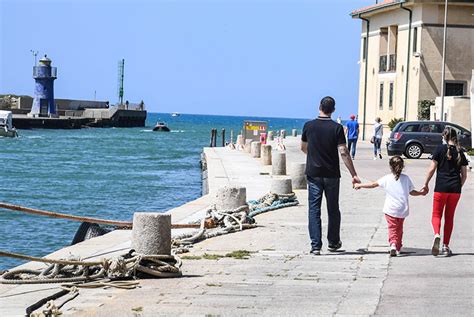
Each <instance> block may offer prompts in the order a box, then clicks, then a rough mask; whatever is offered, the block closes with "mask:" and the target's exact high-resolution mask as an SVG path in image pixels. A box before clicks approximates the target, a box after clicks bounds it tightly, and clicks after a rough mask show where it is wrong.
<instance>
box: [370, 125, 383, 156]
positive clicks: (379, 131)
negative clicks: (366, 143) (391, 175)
mask: <svg viewBox="0 0 474 317" xmlns="http://www.w3.org/2000/svg"><path fill="white" fill-rule="evenodd" d="M381 121H382V120H381V119H380V118H379V117H377V118H375V123H374V136H373V137H372V139H371V140H370V141H371V142H372V143H373V144H374V160H376V159H377V154H378V156H379V158H382V150H381V149H380V147H381V146H382V137H383V124H381V123H380V122H381Z"/></svg>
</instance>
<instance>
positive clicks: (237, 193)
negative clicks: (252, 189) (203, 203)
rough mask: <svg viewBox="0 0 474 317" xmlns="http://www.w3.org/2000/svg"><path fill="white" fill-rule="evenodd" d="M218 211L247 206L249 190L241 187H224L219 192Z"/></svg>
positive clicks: (216, 199) (217, 196) (216, 198)
mask: <svg viewBox="0 0 474 317" xmlns="http://www.w3.org/2000/svg"><path fill="white" fill-rule="evenodd" d="M215 204H216V209H217V210H221V211H225V210H233V209H236V208H239V207H240V206H243V205H246V204H247V189H246V188H245V187H241V186H224V187H221V188H219V189H218V190H217V193H216V197H215Z"/></svg>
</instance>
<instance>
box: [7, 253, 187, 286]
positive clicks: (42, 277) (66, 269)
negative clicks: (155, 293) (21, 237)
mask: <svg viewBox="0 0 474 317" xmlns="http://www.w3.org/2000/svg"><path fill="white" fill-rule="evenodd" d="M0 255H1V256H8V257H13V258H17V259H23V260H29V261H35V262H41V263H48V264H51V265H50V266H48V267H46V268H45V269H42V270H41V269H38V270H31V269H15V270H11V271H7V272H6V273H4V274H3V275H2V276H1V277H0V284H44V283H73V282H84V281H94V280H100V279H104V278H113V279H124V278H125V279H128V278H132V277H136V276H137V272H141V273H145V274H147V275H151V276H154V277H162V278H164V277H179V276H181V275H182V274H181V270H180V267H181V265H182V262H181V259H180V258H179V257H177V256H175V255H143V254H138V253H135V252H133V253H132V252H130V253H129V254H127V255H124V256H119V257H117V258H114V259H102V260H101V261H81V260H64V259H60V260H56V259H45V258H37V257H30V256H26V255H22V254H17V253H11V252H4V251H1V252H0Z"/></svg>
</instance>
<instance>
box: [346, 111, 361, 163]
mask: <svg viewBox="0 0 474 317" xmlns="http://www.w3.org/2000/svg"><path fill="white" fill-rule="evenodd" d="M355 117H356V116H355V115H353V114H351V116H350V118H351V120H350V121H347V123H346V133H347V146H348V148H349V152H350V153H351V156H352V159H354V158H355V154H356V146H357V139H358V138H359V123H358V122H357V121H356V120H355Z"/></svg>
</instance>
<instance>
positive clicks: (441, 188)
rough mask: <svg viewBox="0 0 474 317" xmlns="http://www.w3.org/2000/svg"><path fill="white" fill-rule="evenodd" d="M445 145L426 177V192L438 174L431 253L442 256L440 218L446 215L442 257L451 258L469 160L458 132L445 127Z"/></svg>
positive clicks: (434, 157)
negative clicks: (450, 246) (450, 245)
mask: <svg viewBox="0 0 474 317" xmlns="http://www.w3.org/2000/svg"><path fill="white" fill-rule="evenodd" d="M443 139H444V141H445V143H446V144H442V145H440V146H438V148H437V149H436V150H435V152H434V154H433V158H432V161H431V166H430V168H429V169H428V174H427V175H426V180H425V185H424V188H423V190H424V192H425V193H428V191H429V188H428V183H429V182H430V180H431V178H432V177H433V174H434V172H435V171H436V184H435V189H434V196H433V214H432V217H431V224H432V226H433V231H434V234H435V235H434V239H433V246H432V248H431V253H432V254H433V255H435V256H436V255H438V254H439V249H440V248H439V244H440V240H441V237H440V227H441V218H442V217H443V213H444V236H443V249H442V254H443V255H445V256H450V255H451V254H452V252H451V249H450V248H449V240H450V239H451V233H452V231H453V225H454V213H455V211H456V206H457V204H458V202H459V199H460V198H461V188H462V186H463V185H464V183H465V182H466V178H467V167H466V166H467V165H468V162H467V159H466V156H465V155H464V150H463V149H461V147H460V146H459V143H458V135H457V132H456V130H454V129H452V128H446V129H445V130H444V132H443Z"/></svg>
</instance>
